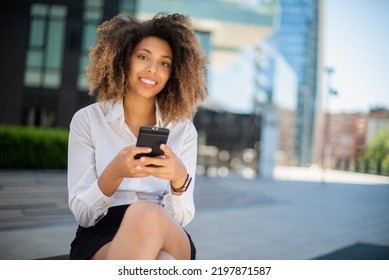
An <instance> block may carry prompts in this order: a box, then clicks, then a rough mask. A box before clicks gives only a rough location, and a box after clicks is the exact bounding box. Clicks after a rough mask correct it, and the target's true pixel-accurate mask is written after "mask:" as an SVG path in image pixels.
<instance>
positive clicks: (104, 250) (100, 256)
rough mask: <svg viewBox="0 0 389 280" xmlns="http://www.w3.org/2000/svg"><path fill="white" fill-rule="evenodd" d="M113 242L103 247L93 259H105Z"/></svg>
mask: <svg viewBox="0 0 389 280" xmlns="http://www.w3.org/2000/svg"><path fill="white" fill-rule="evenodd" d="M110 245H111V242H108V243H107V244H105V245H104V246H103V247H101V248H100V249H99V250H98V251H97V252H96V253H95V254H94V255H93V256H92V257H91V260H105V259H106V255H107V252H108V250H109V246H110Z"/></svg>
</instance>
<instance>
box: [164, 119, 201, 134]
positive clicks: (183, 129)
mask: <svg viewBox="0 0 389 280" xmlns="http://www.w3.org/2000/svg"><path fill="white" fill-rule="evenodd" d="M167 128H169V129H170V133H173V134H178V135H180V136H181V137H189V138H197V130H196V127H195V126H194V124H193V122H192V121H191V120H189V119H186V118H185V119H180V120H177V121H174V122H171V123H169V124H168V125H167Z"/></svg>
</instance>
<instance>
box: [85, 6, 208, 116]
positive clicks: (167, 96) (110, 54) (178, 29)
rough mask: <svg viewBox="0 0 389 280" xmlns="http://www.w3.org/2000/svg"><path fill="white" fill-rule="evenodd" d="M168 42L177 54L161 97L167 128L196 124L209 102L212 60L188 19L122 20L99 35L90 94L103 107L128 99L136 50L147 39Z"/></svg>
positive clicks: (108, 23)
mask: <svg viewBox="0 0 389 280" xmlns="http://www.w3.org/2000/svg"><path fill="white" fill-rule="evenodd" d="M148 36H156V37H158V38H161V39H163V40H165V41H167V42H168V44H169V45H170V47H171V49H172V51H173V65H172V72H171V75H170V78H169V80H168V82H167V84H166V86H165V87H164V89H163V90H162V91H161V92H160V93H159V94H158V95H157V102H158V104H159V107H160V109H161V113H162V116H163V118H164V120H165V121H166V122H169V121H174V120H178V119H182V118H189V119H193V116H194V114H195V113H196V111H197V106H198V104H199V102H201V101H203V100H204V99H205V98H206V96H207V88H206V63H207V57H206V55H205V54H204V52H203V51H202V50H201V48H200V44H199V41H198V39H197V37H196V35H195V33H194V31H193V29H192V22H191V20H190V19H189V17H187V16H184V15H180V14H172V15H167V14H162V13H159V14H157V15H156V16H154V17H153V18H152V19H150V20H147V21H143V22H141V21H138V20H136V19H132V18H130V17H129V15H127V14H119V15H117V16H115V17H114V18H112V19H111V20H108V21H106V22H103V23H102V24H101V25H100V26H99V28H98V29H97V41H96V44H95V45H94V46H93V47H92V49H91V50H90V53H89V58H90V60H91V63H90V64H89V65H88V67H87V76H88V77H89V94H90V95H92V96H93V95H96V96H97V101H98V102H104V101H113V102H116V101H118V100H120V99H122V98H123V97H124V95H125V94H126V88H127V82H128V81H127V77H128V71H129V67H130V65H129V64H130V56H131V54H132V52H133V49H134V47H135V46H136V45H137V44H138V43H139V42H140V41H141V40H142V39H143V38H145V37H148Z"/></svg>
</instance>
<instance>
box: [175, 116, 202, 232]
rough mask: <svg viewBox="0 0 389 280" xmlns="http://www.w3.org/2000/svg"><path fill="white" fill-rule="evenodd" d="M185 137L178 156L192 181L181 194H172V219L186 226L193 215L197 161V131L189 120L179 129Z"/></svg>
mask: <svg viewBox="0 0 389 280" xmlns="http://www.w3.org/2000/svg"><path fill="white" fill-rule="evenodd" d="M181 133H183V135H185V138H184V139H183V143H182V147H181V149H180V151H181V152H180V154H179V155H178V157H179V158H180V159H181V160H182V162H183V163H184V165H185V167H186V169H187V172H188V173H189V175H190V176H191V177H192V181H191V183H190V185H189V187H188V189H187V191H186V192H184V193H183V194H182V195H179V196H177V195H172V206H173V214H174V219H175V220H176V221H177V222H178V223H179V224H181V225H182V226H186V225H187V224H189V223H190V222H191V221H192V219H193V217H194V215H195V204H194V199H193V192H194V186H195V175H196V163H197V131H196V129H195V127H194V125H193V123H191V122H189V121H188V122H187V123H186V126H185V131H181Z"/></svg>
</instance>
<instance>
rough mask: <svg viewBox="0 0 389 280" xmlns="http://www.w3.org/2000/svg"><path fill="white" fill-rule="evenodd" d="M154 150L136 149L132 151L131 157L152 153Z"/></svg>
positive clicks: (146, 148)
mask: <svg viewBox="0 0 389 280" xmlns="http://www.w3.org/2000/svg"><path fill="white" fill-rule="evenodd" d="M151 151H152V149H151V148H149V147H135V146H134V148H133V149H132V150H131V152H130V156H132V157H134V156H136V155H138V154H148V153H151Z"/></svg>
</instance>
